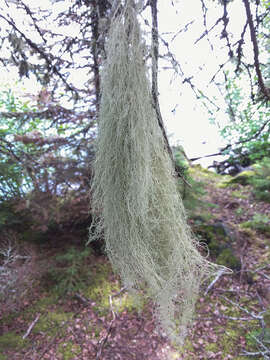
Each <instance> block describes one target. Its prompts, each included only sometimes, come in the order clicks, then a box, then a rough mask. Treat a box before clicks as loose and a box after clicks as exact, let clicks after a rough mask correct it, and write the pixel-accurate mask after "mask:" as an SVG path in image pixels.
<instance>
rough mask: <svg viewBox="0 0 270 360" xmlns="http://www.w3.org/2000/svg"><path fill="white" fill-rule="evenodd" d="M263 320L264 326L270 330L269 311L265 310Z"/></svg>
mask: <svg viewBox="0 0 270 360" xmlns="http://www.w3.org/2000/svg"><path fill="white" fill-rule="evenodd" d="M263 320H264V322H265V325H266V326H267V327H269V328H270V310H267V311H266V312H265V313H264V314H263Z"/></svg>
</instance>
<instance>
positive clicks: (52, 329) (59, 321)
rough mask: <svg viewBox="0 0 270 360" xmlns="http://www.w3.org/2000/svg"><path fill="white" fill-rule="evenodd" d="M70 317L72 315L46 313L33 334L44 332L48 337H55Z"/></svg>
mask: <svg viewBox="0 0 270 360" xmlns="http://www.w3.org/2000/svg"><path fill="white" fill-rule="evenodd" d="M71 317H72V313H60V312H54V311H52V312H48V313H47V314H44V315H42V316H41V317H40V319H39V320H38V322H37V324H36V326H35V327H34V329H33V333H40V332H45V333H47V334H48V335H50V336H55V335H56V334H57V333H58V331H59V329H60V327H61V325H63V324H64V323H65V322H66V321H68V320H69V319H70V318H71Z"/></svg>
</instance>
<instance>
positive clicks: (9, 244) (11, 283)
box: [0, 232, 36, 312]
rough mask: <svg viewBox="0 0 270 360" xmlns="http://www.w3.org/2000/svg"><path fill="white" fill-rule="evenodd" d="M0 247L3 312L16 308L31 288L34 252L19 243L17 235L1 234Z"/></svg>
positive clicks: (0, 281) (0, 287) (0, 295)
mask: <svg viewBox="0 0 270 360" xmlns="http://www.w3.org/2000/svg"><path fill="white" fill-rule="evenodd" d="M0 241H1V247H0V304H1V307H2V309H3V310H4V311H3V312H8V311H10V310H18V309H19V308H20V307H21V306H22V299H23V298H24V296H25V295H26V294H27V292H28V290H29V289H30V288H31V284H32V282H33V279H34V277H35V276H34V275H36V272H35V266H34V265H35V253H34V251H33V249H32V248H30V247H29V246H28V247H27V248H25V247H22V246H20V245H19V243H18V240H17V236H16V235H15V234H14V233H12V232H8V233H3V234H1V238H0Z"/></svg>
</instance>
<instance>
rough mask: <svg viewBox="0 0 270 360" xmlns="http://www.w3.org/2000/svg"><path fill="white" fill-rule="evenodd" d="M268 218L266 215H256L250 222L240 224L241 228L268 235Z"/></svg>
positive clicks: (269, 219) (269, 230) (269, 232)
mask: <svg viewBox="0 0 270 360" xmlns="http://www.w3.org/2000/svg"><path fill="white" fill-rule="evenodd" d="M269 224H270V218H269V216H267V215H266V214H260V213H257V214H255V215H253V217H252V220H249V221H246V222H244V223H242V224H241V227H242V228H251V229H255V230H258V231H260V232H262V233H264V234H270V225H269Z"/></svg>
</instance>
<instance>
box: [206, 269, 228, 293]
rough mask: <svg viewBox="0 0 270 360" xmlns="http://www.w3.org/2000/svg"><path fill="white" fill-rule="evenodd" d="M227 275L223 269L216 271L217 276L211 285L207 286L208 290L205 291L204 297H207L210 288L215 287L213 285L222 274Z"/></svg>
mask: <svg viewBox="0 0 270 360" xmlns="http://www.w3.org/2000/svg"><path fill="white" fill-rule="evenodd" d="M225 273H226V274H227V272H226V271H225V270H224V269H221V270H219V271H218V273H217V276H216V277H215V278H214V280H213V281H212V282H211V284H210V285H209V286H208V288H207V289H206V290H205V292H204V295H207V294H208V292H209V291H210V290H211V289H212V287H213V286H214V285H215V283H216V282H217V281H218V280H219V278H220V277H221V276H222V275H223V274H225Z"/></svg>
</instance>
